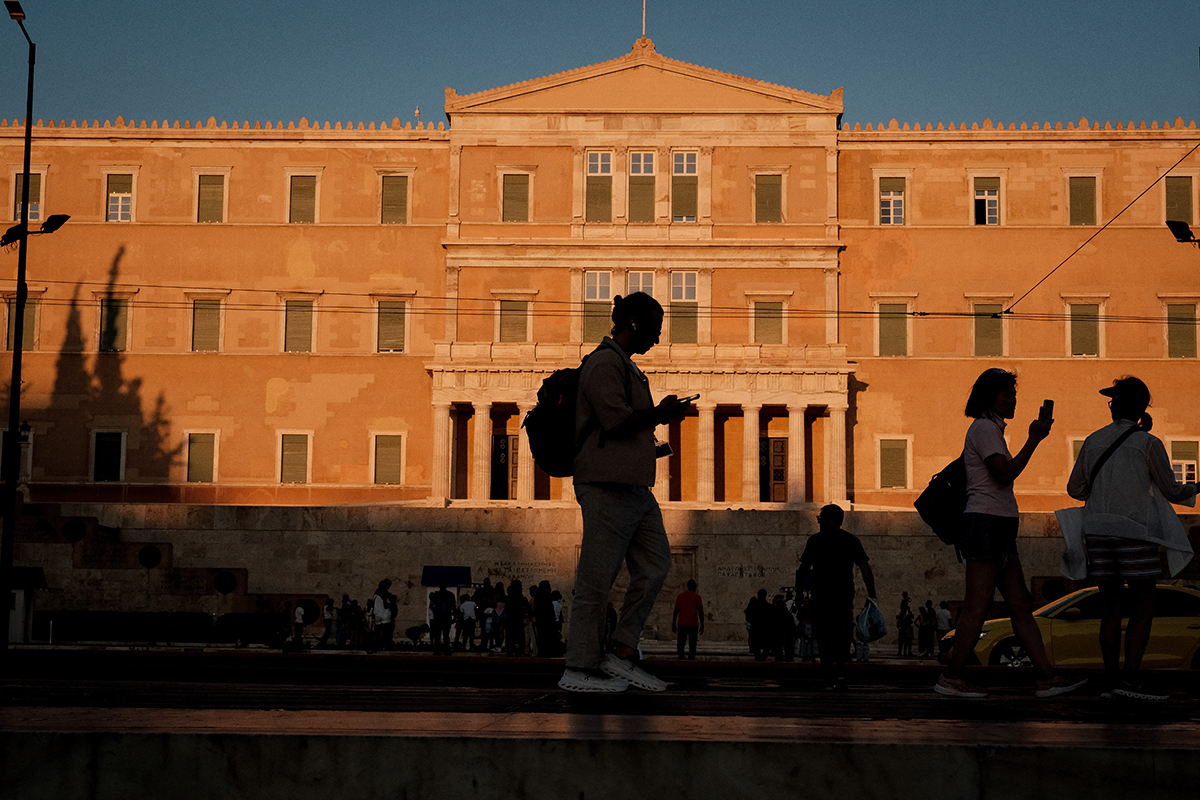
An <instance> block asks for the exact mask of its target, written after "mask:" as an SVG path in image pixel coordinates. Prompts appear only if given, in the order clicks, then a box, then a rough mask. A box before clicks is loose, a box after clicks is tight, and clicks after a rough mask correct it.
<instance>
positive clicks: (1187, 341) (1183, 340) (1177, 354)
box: [1167, 303, 1196, 358]
mask: <svg viewBox="0 0 1200 800" xmlns="http://www.w3.org/2000/svg"><path fill="white" fill-rule="evenodd" d="M1167 356H1168V357H1170V358H1195V357H1196V306H1195V305H1193V304H1191V303H1181V304H1179V305H1174V304H1172V305H1168V306H1167Z"/></svg>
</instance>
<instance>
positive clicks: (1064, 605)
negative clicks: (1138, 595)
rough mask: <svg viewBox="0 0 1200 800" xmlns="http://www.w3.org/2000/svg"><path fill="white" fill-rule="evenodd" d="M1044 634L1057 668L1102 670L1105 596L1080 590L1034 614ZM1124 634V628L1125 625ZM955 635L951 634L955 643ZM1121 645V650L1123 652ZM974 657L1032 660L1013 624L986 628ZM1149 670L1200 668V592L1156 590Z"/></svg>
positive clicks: (1010, 663) (1015, 663)
mask: <svg viewBox="0 0 1200 800" xmlns="http://www.w3.org/2000/svg"><path fill="white" fill-rule="evenodd" d="M1033 618H1034V621H1036V622H1037V625H1038V627H1039V628H1040V629H1041V631H1042V641H1043V642H1044V643H1045V645H1046V655H1048V656H1050V661H1051V663H1053V664H1054V666H1055V667H1080V668H1102V667H1103V666H1104V660H1103V659H1102V658H1101V656H1100V594H1099V591H1098V590H1097V589H1096V588H1095V587H1094V586H1093V587H1091V588H1089V589H1080V590H1078V591H1075V592H1072V593H1070V594H1068V595H1066V596H1065V597H1061V598H1059V599H1058V600H1055V601H1054V602H1053V603H1049V604H1047V605H1044V606H1042V607H1041V608H1039V609H1038V610H1037V611H1035V612H1033ZM1121 629H1122V630H1124V629H1125V626H1124V624H1122V626H1121ZM953 637H954V631H950V632H949V633H948V634H946V639H948V640H952V639H953ZM1123 649H1124V648H1123V646H1122V650H1123ZM975 655H976V656H977V657H978V658H979V663H980V664H989V665H991V666H1007V667H1027V666H1030V661H1029V655H1028V653H1026V652H1025V647H1024V645H1022V644H1021V642H1020V641H1019V640H1018V639H1017V638H1016V636H1014V635H1013V628H1012V621H1011V620H1010V619H1009V618H1008V617H1005V618H1003V619H990V620H988V621H987V622H985V623H983V630H982V632H981V633H980V636H979V642H978V643H977V644H976V645H975ZM1142 666H1143V667H1144V668H1146V669H1200V591H1197V590H1195V589H1190V588H1188V587H1186V586H1181V585H1178V584H1165V583H1160V584H1158V585H1157V586H1156V587H1155V590H1154V625H1153V627H1152V628H1151V629H1150V644H1149V646H1147V647H1146V655H1145V658H1144V660H1143V661H1142Z"/></svg>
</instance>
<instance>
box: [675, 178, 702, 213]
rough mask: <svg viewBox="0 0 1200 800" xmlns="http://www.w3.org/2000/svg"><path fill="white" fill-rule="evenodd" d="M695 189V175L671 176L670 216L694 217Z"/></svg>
mask: <svg viewBox="0 0 1200 800" xmlns="http://www.w3.org/2000/svg"><path fill="white" fill-rule="evenodd" d="M696 187H697V178H696V176H695V175H672V176H671V216H672V217H695V216H696Z"/></svg>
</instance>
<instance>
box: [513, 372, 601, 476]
mask: <svg viewBox="0 0 1200 800" xmlns="http://www.w3.org/2000/svg"><path fill="white" fill-rule="evenodd" d="M586 361H587V357H586V356H585V357H584V359H583V361H582V362H580V364H579V366H578V367H572V368H568V369H560V370H558V371H557V372H555V373H554V374H553V375H551V376H550V377H548V378H546V379H545V380H544V381H542V387H541V388H540V389H538V393H537V405H536V406H534V407H533V408H532V409H530V411H529V413H528V414H526V415H525V421H524V422H522V423H521V427H522V428H524V429H525V435H526V436H527V437H528V439H529V452H530V453H532V454H533V461H534V463H535V464H537V465H538V466H539V467H541V469H542V472H544V473H546V474H547V475H549V476H551V477H553V478H566V477H568V476H570V475H571V474H573V473H574V471H575V456H576V455H578V453H579V449H580V447H581V446H582V443H583V440H584V439H586V438H587V436H586V435H584V436H581V437H578V438H577V437H576V436H575V401H576V399H577V397H578V395H579V373H580V372H581V371H582V369H583V364H584V362H586ZM590 432H591V431H590V430H589V431H587V432H586V433H590Z"/></svg>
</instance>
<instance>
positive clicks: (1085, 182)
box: [1069, 177, 1096, 225]
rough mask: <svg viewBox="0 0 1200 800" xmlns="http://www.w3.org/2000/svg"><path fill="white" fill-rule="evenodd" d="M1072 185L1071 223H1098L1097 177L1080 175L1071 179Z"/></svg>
mask: <svg viewBox="0 0 1200 800" xmlns="http://www.w3.org/2000/svg"><path fill="white" fill-rule="evenodd" d="M1069 183H1070V187H1071V199H1070V201H1071V224H1072V225H1095V224H1096V179H1095V178H1092V177H1078V178H1071V179H1070V180H1069Z"/></svg>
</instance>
